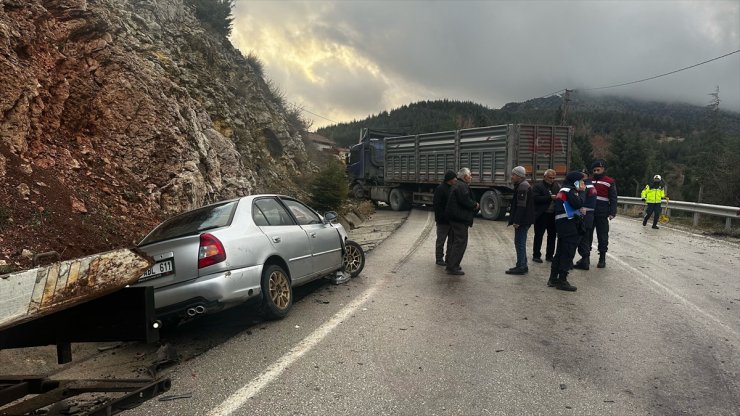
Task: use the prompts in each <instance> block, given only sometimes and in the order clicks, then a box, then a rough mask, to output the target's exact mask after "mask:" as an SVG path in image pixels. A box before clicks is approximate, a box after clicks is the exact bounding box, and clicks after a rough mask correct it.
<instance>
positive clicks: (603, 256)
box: [596, 254, 606, 269]
mask: <svg viewBox="0 0 740 416" xmlns="http://www.w3.org/2000/svg"><path fill="white" fill-rule="evenodd" d="M596 267H598V268H599V269H603V268H604V267H606V254H600V255H599V263H598V264H597V265H596Z"/></svg>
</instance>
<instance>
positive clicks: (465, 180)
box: [445, 168, 479, 275]
mask: <svg viewBox="0 0 740 416" xmlns="http://www.w3.org/2000/svg"><path fill="white" fill-rule="evenodd" d="M457 177H458V179H462V180H458V181H457V184H456V185H455V186H453V187H452V190H451V191H450V199H448V200H447V207H446V209H445V213H446V214H447V219H448V220H449V221H450V226H451V227H452V247H451V248H450V250H449V251H448V252H447V267H445V271H446V272H447V274H453V275H464V274H465V272H463V271H462V269H461V268H460V262H461V261H462V259H463V256H464V255H465V249H467V248H468V228H470V227H472V226H473V217H474V216H475V211H477V210H478V207H479V205H478V203H477V202H475V199H473V194H472V193H471V192H470V186H468V184H469V183H470V181H471V180H473V176H472V175H471V173H470V169H468V168H462V169H460V170H459V171H458V172H457Z"/></svg>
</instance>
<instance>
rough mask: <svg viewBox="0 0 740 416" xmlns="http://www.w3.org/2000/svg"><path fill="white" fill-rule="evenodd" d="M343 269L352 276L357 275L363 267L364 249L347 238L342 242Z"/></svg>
mask: <svg viewBox="0 0 740 416" xmlns="http://www.w3.org/2000/svg"><path fill="white" fill-rule="evenodd" d="M342 266H343V267H344V271H345V272H347V273H349V274H350V276H352V277H357V276H358V275H359V274H360V272H361V271H362V269H364V268H365V251H363V250H362V247H360V245H359V244H357V243H355V242H354V241H351V240H347V241H346V242H345V243H344V260H343V262H342Z"/></svg>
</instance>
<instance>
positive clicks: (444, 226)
mask: <svg viewBox="0 0 740 416" xmlns="http://www.w3.org/2000/svg"><path fill="white" fill-rule="evenodd" d="M456 183H457V176H456V175H455V171H452V170H448V171H447V172H446V173H445V177H444V181H442V183H441V184H440V185H439V186H437V189H435V190H434V199H433V203H434V222H436V223H437V242H436V244H435V253H434V254H435V257H436V258H437V264H438V265H440V266H446V265H447V263H445V256H444V254H445V249H444V248H445V241H447V255H448V256H449V254H450V246H451V245H452V226H451V225H450V221H449V220H448V219H447V214H445V209H447V200H448V199H450V190H451V189H452V187H453V186H454V185H455V184H456Z"/></svg>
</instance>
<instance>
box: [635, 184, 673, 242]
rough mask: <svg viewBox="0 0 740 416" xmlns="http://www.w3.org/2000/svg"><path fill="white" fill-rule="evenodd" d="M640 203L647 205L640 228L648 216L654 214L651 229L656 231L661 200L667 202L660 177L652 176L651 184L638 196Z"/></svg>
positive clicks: (645, 222)
mask: <svg viewBox="0 0 740 416" xmlns="http://www.w3.org/2000/svg"><path fill="white" fill-rule="evenodd" d="M640 197H641V198H642V201H643V202H645V203H647V208H646V209H645V218H643V219H642V226H643V227H644V226H646V225H647V222H648V219H649V218H650V215H653V214H655V217H653V228H655V229H656V230H657V229H658V218H660V211H661V208H660V203H661V202H662V200H664V199H665V200H666V201H668V198H667V197H666V196H665V191H664V190H663V178H661V177H660V175H655V176H653V182H652V183H650V184H647V185H645V189H643V190H642V194H640Z"/></svg>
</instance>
